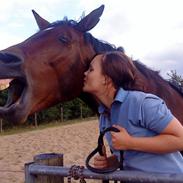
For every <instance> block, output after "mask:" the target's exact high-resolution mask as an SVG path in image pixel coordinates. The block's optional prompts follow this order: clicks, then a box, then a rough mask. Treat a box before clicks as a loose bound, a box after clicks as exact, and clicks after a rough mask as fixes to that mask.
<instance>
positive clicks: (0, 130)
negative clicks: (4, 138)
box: [0, 119, 3, 133]
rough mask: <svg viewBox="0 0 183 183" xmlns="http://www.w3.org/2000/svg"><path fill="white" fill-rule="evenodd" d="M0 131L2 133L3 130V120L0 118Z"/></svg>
mask: <svg viewBox="0 0 183 183" xmlns="http://www.w3.org/2000/svg"><path fill="white" fill-rule="evenodd" d="M0 132H1V133H2V132H3V120H2V119H0Z"/></svg>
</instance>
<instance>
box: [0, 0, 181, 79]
mask: <svg viewBox="0 0 183 183" xmlns="http://www.w3.org/2000/svg"><path fill="white" fill-rule="evenodd" d="M101 4H104V5H105V9H104V13H103V15H102V16H101V19H100V22H99V23H98V24H97V26H96V27H95V28H93V30H92V31H90V32H91V33H92V35H93V36H94V37H96V38H98V39H101V40H104V41H107V42H109V43H112V44H114V45H116V46H123V47H124V49H125V50H126V53H127V54H128V55H129V56H131V57H133V58H134V59H139V60H140V61H141V62H143V63H144V64H145V65H147V66H149V67H151V68H152V69H154V70H160V71H161V74H162V75H163V76H164V77H166V78H167V73H168V72H169V71H170V70H176V71H177V73H178V74H179V75H182V76H183V1H182V0H39V1H38V0H1V1H0V5H1V6H0V50H1V49H4V48H6V47H8V46H11V45H13V44H17V43H19V42H21V41H23V40H25V39H26V38H28V37H30V36H31V35H32V34H34V33H35V32H36V31H37V30H38V27H37V25H36V23H35V20H34V17H33V15H32V12H31V10H32V9H34V10H35V11H37V12H38V13H39V14H40V15H41V16H42V17H43V18H45V19H47V20H48V21H50V22H53V21H56V20H62V19H63V17H64V16H67V17H68V18H69V19H74V20H78V19H79V18H80V16H81V15H82V13H83V12H84V13H85V14H88V13H90V12H91V11H92V10H93V9H95V8H97V7H99V6H100V5H101Z"/></svg>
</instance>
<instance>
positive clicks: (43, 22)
mask: <svg viewBox="0 0 183 183" xmlns="http://www.w3.org/2000/svg"><path fill="white" fill-rule="evenodd" d="M32 13H33V15H34V18H35V19H36V22H37V25H38V27H39V29H40V30H43V29H45V28H46V27H47V26H48V25H49V24H50V23H49V22H48V21H47V20H45V19H43V18H42V17H41V16H39V15H38V14H37V13H36V12H35V11H34V10H32Z"/></svg>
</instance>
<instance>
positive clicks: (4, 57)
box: [0, 53, 21, 64]
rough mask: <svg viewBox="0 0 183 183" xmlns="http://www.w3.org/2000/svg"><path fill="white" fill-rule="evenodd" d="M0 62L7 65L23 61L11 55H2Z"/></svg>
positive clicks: (0, 55) (0, 54)
mask: <svg viewBox="0 0 183 183" xmlns="http://www.w3.org/2000/svg"><path fill="white" fill-rule="evenodd" d="M0 60H1V61H2V62H4V63H6V64H10V63H17V62H20V61H21V59H20V58H19V57H17V56H15V55H13V54H10V53H0Z"/></svg>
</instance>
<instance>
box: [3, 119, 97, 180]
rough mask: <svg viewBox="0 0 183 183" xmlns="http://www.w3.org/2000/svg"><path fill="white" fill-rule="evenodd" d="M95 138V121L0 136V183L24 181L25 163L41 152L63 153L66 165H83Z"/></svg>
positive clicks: (94, 143)
mask: <svg viewBox="0 0 183 183" xmlns="http://www.w3.org/2000/svg"><path fill="white" fill-rule="evenodd" d="M97 138H98V122H97V120H91V121H87V122H81V123H77V124H72V125H65V126H60V127H53V128H47V129H43V130H36V131H31V132H25V133H20V134H16V135H8V136H0V183H24V164H25V163H26V162H31V161H32V160H33V156H35V155H37V154H41V153H63V154H64V165H65V166H70V165H73V164H76V165H84V162H85V158H86V156H87V155H88V154H89V152H90V151H92V150H93V149H94V148H95V147H96V145H97ZM89 182H99V181H96V180H95V181H94V180H93V181H89Z"/></svg>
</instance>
